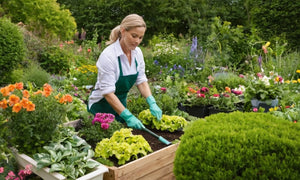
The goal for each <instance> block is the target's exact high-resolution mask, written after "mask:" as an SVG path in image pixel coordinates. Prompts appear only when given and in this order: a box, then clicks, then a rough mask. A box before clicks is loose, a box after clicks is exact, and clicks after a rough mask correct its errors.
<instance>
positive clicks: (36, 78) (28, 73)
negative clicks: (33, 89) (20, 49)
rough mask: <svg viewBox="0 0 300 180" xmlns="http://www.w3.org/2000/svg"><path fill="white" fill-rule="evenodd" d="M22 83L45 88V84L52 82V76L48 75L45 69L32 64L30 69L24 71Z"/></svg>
mask: <svg viewBox="0 0 300 180" xmlns="http://www.w3.org/2000/svg"><path fill="white" fill-rule="evenodd" d="M23 71H24V72H23V77H22V79H21V81H22V82H24V83H27V82H31V83H33V84H34V85H35V86H37V87H43V85H44V84H45V83H48V82H49V80H50V74H49V73H47V72H46V71H45V70H44V69H43V68H41V67H40V66H38V64H34V63H33V64H31V65H29V66H28V68H25V69H24V70H23Z"/></svg>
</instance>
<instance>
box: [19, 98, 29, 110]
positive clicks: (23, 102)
mask: <svg viewBox="0 0 300 180" xmlns="http://www.w3.org/2000/svg"><path fill="white" fill-rule="evenodd" d="M20 104H21V105H22V107H23V108H27V105H28V99H27V98H23V99H22V100H21V101H20Z"/></svg>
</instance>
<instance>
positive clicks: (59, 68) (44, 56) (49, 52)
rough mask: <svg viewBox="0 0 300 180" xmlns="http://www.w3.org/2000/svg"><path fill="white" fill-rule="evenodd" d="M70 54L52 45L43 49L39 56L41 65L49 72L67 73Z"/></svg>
mask: <svg viewBox="0 0 300 180" xmlns="http://www.w3.org/2000/svg"><path fill="white" fill-rule="evenodd" d="M70 59H71V55H70V54H69V53H68V52H67V51H65V50H63V49H60V48H59V47H56V46H52V47H49V48H48V49H45V50H44V51H43V52H42V53H41V55H40V58H39V62H40V64H41V67H42V68H43V69H45V70H46V71H47V72H49V73H53V74H62V75H64V74H67V72H68V71H69V69H70V66H71V64H70V62H69V60H70Z"/></svg>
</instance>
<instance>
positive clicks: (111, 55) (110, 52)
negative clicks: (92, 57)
mask: <svg viewBox="0 0 300 180" xmlns="http://www.w3.org/2000/svg"><path fill="white" fill-rule="evenodd" d="M119 56H120V59H121V66H122V71H123V76H127V75H132V74H136V73H137V72H139V74H138V77H137V80H136V82H135V84H136V85H138V84H140V83H143V82H145V81H147V80H148V79H147V77H146V74H145V61H144V56H143V53H142V51H141V49H140V48H139V47H136V48H135V49H134V50H132V51H131V65H130V64H129V61H128V59H127V56H126V55H125V54H124V52H123V50H122V48H121V45H120V41H119V40H117V41H116V42H114V43H113V44H111V45H109V46H108V47H106V48H105V49H104V50H103V52H102V53H101V55H100V56H99V59H98V61H97V63H96V66H97V68H98V76H97V82H96V84H95V87H94V91H93V92H92V94H91V95H90V97H89V102H88V104H89V108H91V106H92V105H93V104H94V103H96V102H98V101H100V100H101V99H102V98H103V97H104V95H105V94H108V93H114V92H115V91H116V87H115V84H116V82H117V81H118V79H119V76H120V68H119V62H118V57H119ZM135 60H136V61H137V68H136V63H135Z"/></svg>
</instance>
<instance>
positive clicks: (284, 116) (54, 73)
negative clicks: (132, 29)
mask: <svg viewBox="0 0 300 180" xmlns="http://www.w3.org/2000/svg"><path fill="white" fill-rule="evenodd" d="M299 9H300V2H299V1H288V0H281V1H279V0H276V1H262V0H235V1H227V0H225V1H224V0H215V1H208V0H188V1H186V0H172V1H160V0H144V1H139V0H131V1H127V0H122V1H120V0H110V1H105V0H86V1H79V0H48V1H44V0H9V1H8V0H0V18H1V19H0V57H1V58H0V76H1V78H0V87H1V93H0V100H1V101H0V126H1V133H0V137H1V138H0V141H1V145H0V150H1V152H2V153H1V156H0V160H7V159H9V158H12V155H11V154H10V150H9V149H8V148H7V147H8V146H9V145H17V147H18V150H19V151H21V152H25V153H28V154H31V155H33V154H35V153H38V152H40V151H42V149H43V148H42V147H43V146H45V145H47V143H49V142H50V141H53V140H52V139H51V136H50V135H52V134H53V132H54V129H55V128H54V127H56V126H57V124H61V123H65V122H68V121H71V120H76V119H82V120H83V122H84V123H86V124H85V125H86V126H87V127H86V129H84V128H83V129H82V130H81V133H82V134H84V136H85V138H86V139H87V140H88V141H89V142H94V143H97V142H99V141H100V140H99V139H103V138H109V137H110V136H112V134H113V132H115V131H116V130H119V129H121V128H122V127H123V125H122V124H120V123H117V122H115V121H114V122H113V123H112V124H111V125H110V128H109V130H108V131H105V132H102V133H99V131H101V124H100V127H97V128H95V127H93V126H92V125H87V124H88V122H90V121H92V120H93V118H94V117H91V115H90V114H89V113H88V112H86V104H85V103H86V100H87V98H88V95H89V93H90V91H91V90H92V89H93V86H94V84H95V82H96V77H97V68H96V66H95V64H96V61H97V59H98V57H99V55H100V53H101V51H102V50H103V49H104V48H105V41H106V40H108V37H109V33H110V30H111V29H112V28H113V27H115V26H116V25H118V24H119V23H120V21H121V20H122V19H123V18H124V17H125V16H126V15H128V14H130V13H137V14H139V15H142V16H143V17H144V20H145V22H146V24H147V31H146V34H145V38H144V40H143V42H142V44H141V45H140V48H141V49H142V51H143V53H144V58H145V63H146V74H147V76H148V79H149V83H150V85H151V88H152V92H153V96H154V97H155V98H156V100H157V103H158V105H159V106H160V107H161V109H162V111H163V114H165V115H169V116H180V117H183V118H185V119H186V120H187V121H188V122H189V124H192V123H193V122H195V125H191V126H190V128H189V129H188V130H189V133H186V134H187V135H186V136H193V135H194V134H193V133H190V132H198V130H195V129H196V128H194V130H193V127H197V126H199V125H196V124H197V123H198V124H201V123H204V122H203V119H202V121H201V120H200V118H204V117H205V118H206V119H207V123H208V122H213V123H214V127H217V125H216V122H218V123H219V124H222V122H221V121H219V120H218V119H220V118H222V117H223V116H226V117H227V116H228V118H229V119H232V118H233V119H237V121H243V120H241V119H240V117H244V116H245V117H247V118H246V119H247V121H252V120H253V123H254V124H256V126H257V127H265V126H268V127H272V125H270V124H268V123H270V122H268V121H269V119H272V118H274V122H277V119H280V120H279V121H278V123H279V124H280V123H281V122H282V121H283V124H284V125H282V126H283V127H286V128H283V129H282V131H278V130H275V128H274V129H273V128H272V130H271V131H269V133H270V137H268V138H266V139H267V140H268V141H269V140H270V139H273V140H274V143H275V141H276V143H277V144H279V145H278V147H277V146H276V147H275V146H274V147H273V146H272V145H270V146H272V147H273V148H274V149H272V148H270V149H268V150H266V148H267V147H266V146H261V144H262V142H264V141H262V140H256V139H255V140H253V144H257V145H258V149H260V148H261V149H260V150H261V151H264V150H266V152H275V154H276V153H277V152H281V151H283V150H282V149H284V153H283V155H282V154H280V155H278V157H279V158H281V159H284V158H285V157H287V156H288V157H290V156H291V155H290V154H289V153H291V152H293V157H295V156H296V157H298V160H299V157H300V156H299V153H300V151H299V150H300V146H299V143H297V142H295V141H296V140H295V139H297V138H296V136H297V135H298V137H299V132H300V131H299V128H300V127H299V123H298V122H299V120H300V93H299V90H300V53H299V35H300V25H299V24H300V23H299V18H298V17H299V16H300V10H299ZM21 82H22V83H23V84H22V89H23V88H24V89H27V90H28V92H29V93H34V92H38V90H43V92H44V94H43V93H41V94H43V95H45V92H49V91H51V92H53V94H52V96H53V97H52V99H50V98H46V97H44V96H42V97H39V98H38V97H36V99H33V100H32V101H33V102H34V104H35V111H34V112H35V114H34V115H32V114H28V111H29V110H28V109H27V111H26V110H24V111H23V109H20V110H19V111H18V112H19V113H16V112H15V111H17V110H16V109H13V105H14V104H12V103H11V102H13V100H11V99H8V97H6V96H7V95H8V94H13V93H14V94H15V95H19V96H20V95H23V97H25V94H24V91H23V90H22V89H21V88H20V89H18V85H20V83H21ZM45 84H47V85H46V86H45ZM48 85H50V87H49V86H48ZM19 87H20V86H19ZM14 90H16V91H18V92H16V91H14ZM21 90H22V92H21ZM22 93H23V94H22ZM5 94H6V95H5ZM69 96H71V99H72V101H71V100H70V99H68V97H69ZM50 97H51V96H50ZM57 97H59V98H62V99H61V101H60V103H62V104H60V103H57V102H56V101H55V99H57ZM7 105H8V106H9V107H7ZM28 108H29V107H28ZM128 109H129V110H130V111H131V112H132V113H133V114H135V115H136V116H139V115H140V113H141V112H142V111H144V110H146V109H148V105H147V103H146V101H145V100H144V98H142V97H141V96H140V95H139V94H138V93H137V90H136V88H133V89H132V90H131V91H130V94H129V96H128ZM234 111H239V112H234ZM219 112H226V114H225V115H224V114H221V115H220V114H216V113H219ZM228 112H234V113H228ZM262 112H264V113H262ZM240 113H242V115H241V114H240ZM213 114H214V115H213ZM33 116H34V118H32V117H33ZM238 117H239V118H238ZM257 118H259V119H262V121H260V122H257V121H256V119H257ZM29 119H30V120H29ZM263 120H266V121H267V122H265V121H263ZM199 121H200V123H199ZM224 121H225V120H224ZM177 122H179V120H178V121H177ZM227 123H229V124H226V123H225V124H224V126H226V127H227V126H228V127H231V125H234V126H235V123H237V122H231V123H233V124H230V122H227ZM260 123H261V124H260ZM33 124H34V125H33ZM49 124H52V125H53V126H51V127H50V126H47V125H49ZM179 124H180V123H179ZM204 124H205V123H204ZM204 124H201V125H200V126H201V127H202V126H203V127H204ZM237 124H239V123H237ZM45 125H46V126H45ZM180 126H183V125H182V124H180ZM210 126H211V124H210V125H209V126H207V128H212V127H210ZM238 127H239V126H237V128H236V130H237V131H238ZM247 127H252V125H247ZM220 128H221V129H222V127H220ZM242 128H245V129H247V128H246V126H245V124H243V126H242ZM229 129H230V128H229ZM233 129H235V128H233ZM262 129H263V128H262ZM294 129H296V130H298V131H295V130H294ZM248 130H249V129H248ZM61 131H62V130H61ZM205 131H207V129H205V128H204V129H203V130H202V132H205ZM219 131H220V132H222V131H221V130H220V129H218V130H215V132H219ZM249 131H250V130H249ZM283 131H284V132H283ZM294 131H295V134H293V135H291V133H288V132H294ZM41 132H43V133H41ZM62 132H63V131H62ZM235 132H236V131H235ZM198 133H199V132H198ZM226 133H228V134H230V133H231V132H224V134H225V135H226ZM251 133H252V134H251ZM253 133H257V131H255V132H254V131H253V132H252V131H251V132H249V134H248V131H247V133H245V134H244V136H247V137H250V138H254V137H255V136H254V135H253ZM281 133H282V134H281ZM66 134H68V133H66V132H65V134H64V135H66ZM200 134H201V133H200ZM220 134H221V133H220ZM258 134H259V135H260V133H258ZM206 135H207V136H210V135H211V136H216V134H209V133H207V134H206ZM273 135H274V136H273ZM59 136H63V135H62V134H57V135H56V137H59ZM261 136H262V134H261ZM275 136H276V137H277V136H283V137H285V138H286V139H284V140H282V141H281V140H278V139H276V138H274V137H275ZM290 136H291V137H290ZM217 137H219V136H217ZM220 138H221V139H223V140H224V137H220ZM234 138H235V136H234ZM293 138H295V139H293ZM225 139H226V138H225ZM237 139H238V138H237ZM25 140H26V141H25ZM263 140H265V139H263ZM267 140H266V141H267ZM213 141H214V140H213ZM216 141H218V140H216ZM270 141H272V140H270ZM184 142H185V141H183V142H182V144H184ZM233 142H236V143H239V142H238V140H236V139H234V141H233ZM193 143H194V142H189V143H187V144H193ZM220 143H224V142H223V141H222V140H221V141H220ZM227 144H228V143H227ZM270 144H272V143H270ZM287 144H288V145H287ZM210 145H212V144H210ZM212 146H214V145H212ZM244 146H247V147H250V145H249V144H247V145H245V144H244ZM270 146H269V147H270ZM287 146H288V147H289V148H287V149H285V147H287ZM211 148H212V149H214V148H216V147H211ZM235 148H237V149H239V148H241V147H235ZM182 149H184V145H183V147H182ZM216 149H218V148H216ZM223 150H224V149H223ZM227 150H228V149H226V148H225V150H224V151H227ZM260 150H259V151H260ZM179 152H182V150H181V151H179ZM195 152H196V151H195ZM249 152H250V150H249ZM199 153H203V155H204V156H205V152H202V151H201V152H199ZM221 154H222V153H221ZM250 154H251V153H250ZM248 155H249V154H248ZM260 155H261V154H260ZM249 157H250V158H253V157H254V155H251V156H250V155H249ZM249 157H247V158H249ZM274 158H276V157H274ZM221 159H222V158H221ZM228 159H230V158H229V157H224V159H222V160H224V162H228ZM258 159H259V158H258ZM210 160H211V159H210ZM210 160H208V159H201V160H199V159H198V161H203V162H206V163H207V164H206V165H203V167H204V166H205V167H209V163H210ZM264 160H265V161H266V162H271V161H272V158H270V159H264ZM285 160H286V163H282V161H279V162H278V163H276V166H277V167H278V166H281V168H287V169H288V168H290V170H289V171H288V172H289V173H290V174H289V175H287V176H282V175H281V172H276V173H275V174H276V176H277V177H282V178H283V179H285V178H287V179H297V178H296V177H299V176H300V175H299V174H300V173H299V170H295V169H296V167H299V163H298V164H297V162H296V161H293V160H290V159H289V158H286V159H285ZM180 161H182V162H180ZM183 161H184V160H183V159H178V160H177V162H176V163H177V164H180V163H183V164H184V163H186V162H183ZM191 161H192V160H191ZM257 161H261V159H260V160H257ZM224 162H223V161H222V162H220V163H221V164H222V163H224ZM240 162H245V164H242V163H241V164H239V163H240ZM298 162H300V161H298ZM176 163H175V166H176ZM211 163H213V162H211ZM239 163H237V162H233V163H232V164H239V165H236V167H235V169H236V171H233V172H230V173H227V177H228V178H229V179H231V178H232V177H235V176H241V177H243V176H245V177H246V176H248V177H249V176H250V175H253V177H255V175H257V174H258V173H259V172H260V173H262V174H263V175H265V176H266V177H269V178H270V177H272V176H273V175H272V176H271V174H272V173H273V171H272V172H270V174H268V173H265V172H266V171H267V170H266V169H264V170H262V169H263V167H264V166H263V165H262V167H261V168H262V169H259V167H258V168H257V169H255V168H254V165H253V166H250V167H251V168H252V170H253V169H255V170H253V171H247V170H245V169H247V168H246V163H247V162H246V161H245V159H242V160H240V161H239ZM248 163H250V162H248ZM191 164H193V163H191ZM1 166H4V164H0V167H1ZM9 166H10V165H9ZM178 166H179V165H177V169H176V171H175V174H176V175H177V178H182V179H186V178H187V177H183V176H180V175H179V174H185V173H184V171H185V170H184V169H180V168H178ZM265 166H268V167H270V169H271V167H273V165H271V164H267V163H266V164H265ZM203 167H202V169H203ZM241 167H245V168H244V169H243V168H241ZM10 168H11V169H13V166H10ZM193 168H195V167H191V169H193ZM215 168H218V167H217V166H216V167H215ZM238 168H241V169H238ZM251 168H250V169H251ZM204 169H205V168H204ZM208 169H209V168H208ZM267 169H268V168H267ZM270 169H268V171H269V170H270ZM275 169H276V168H275ZM278 169H280V168H278ZM298 169H299V168H298ZM210 170H211V169H209V171H206V172H205V173H203V174H202V176H203V177H204V176H205V177H206V176H207V174H211V172H215V171H213V170H212V171H210ZM7 172H8V170H6V171H5V173H3V174H5V175H6V174H7ZM196 172H198V171H196ZM220 172H222V173H223V172H225V171H221V170H220ZM243 172H245V173H243ZM3 174H1V173H0V177H2V176H1V175H3ZM66 174H68V173H67V172H66ZM71 174H72V173H71ZM198 175H199V174H198ZM191 176H192V175H191ZM276 176H275V177H276ZM216 177H223V175H222V174H221V175H220V174H216V176H215V178H216Z"/></svg>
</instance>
